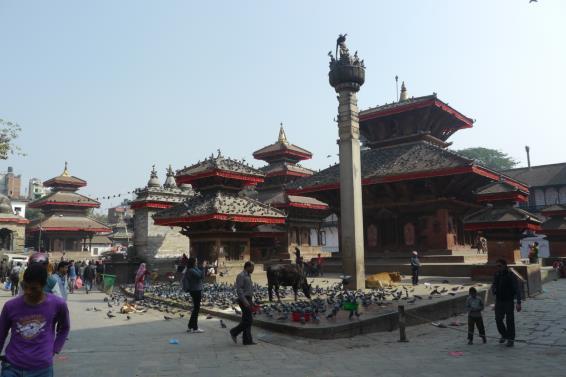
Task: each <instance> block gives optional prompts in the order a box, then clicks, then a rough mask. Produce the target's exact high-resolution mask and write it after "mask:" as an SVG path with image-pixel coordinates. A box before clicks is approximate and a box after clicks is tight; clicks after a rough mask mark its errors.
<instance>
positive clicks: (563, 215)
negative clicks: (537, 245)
mask: <svg viewBox="0 0 566 377" xmlns="http://www.w3.org/2000/svg"><path fill="white" fill-rule="evenodd" d="M541 212H542V214H543V215H544V216H545V217H548V219H547V220H546V221H545V222H544V223H543V224H542V230H541V233H543V234H548V235H561V236H565V235H566V205H563V204H554V205H551V206H548V207H546V208H544V209H543V210H542V211H541Z"/></svg>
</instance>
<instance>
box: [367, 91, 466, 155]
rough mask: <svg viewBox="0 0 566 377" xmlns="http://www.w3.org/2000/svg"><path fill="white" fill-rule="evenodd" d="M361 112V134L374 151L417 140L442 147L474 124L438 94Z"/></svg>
mask: <svg viewBox="0 0 566 377" xmlns="http://www.w3.org/2000/svg"><path fill="white" fill-rule="evenodd" d="M403 89H404V92H401V100H400V101H398V102H393V103H389V104H385V105H382V106H377V107H374V108H370V109H367V110H363V111H361V112H360V133H361V135H362V137H363V139H364V140H365V144H366V145H368V146H369V147H370V148H378V147H382V146H387V145H393V144H398V143H400V142H408V141H415V140H426V141H429V142H431V143H434V144H437V145H439V146H441V147H447V146H448V145H450V144H449V143H447V142H446V140H447V139H448V138H449V137H450V136H451V135H452V134H454V133H455V132H456V131H458V130H461V129H464V128H471V127H472V126H473V123H474V121H473V120H472V119H470V118H468V117H466V116H465V115H463V114H461V113H460V112H459V111H457V110H455V109H454V108H452V107H450V106H449V105H448V104H447V103H445V102H443V101H441V100H440V99H438V98H437V96H436V93H434V94H432V95H428V96H422V97H416V98H415V97H412V98H408V95H407V94H406V89H405V87H404V83H403Z"/></svg>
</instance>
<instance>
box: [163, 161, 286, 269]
mask: <svg viewBox="0 0 566 377" xmlns="http://www.w3.org/2000/svg"><path fill="white" fill-rule="evenodd" d="M264 177H265V174H264V173H263V172H261V171H259V170H257V169H255V168H253V167H251V166H249V165H246V164H245V163H243V162H240V161H236V160H233V159H230V158H227V157H224V156H222V155H221V153H220V151H218V155H217V156H210V157H209V158H207V159H205V160H204V161H199V162H198V163H196V164H194V165H191V166H189V167H186V168H184V169H181V170H178V171H177V174H176V175H175V178H176V181H177V183H178V184H190V185H192V187H193V189H194V190H195V191H196V193H195V194H194V195H193V196H191V197H188V198H187V199H186V200H184V201H183V202H182V203H180V204H176V205H175V206H173V207H171V208H169V209H164V210H161V211H159V212H157V213H156V214H155V215H153V219H154V221H155V224H157V225H163V226H176V227H180V228H182V233H183V234H184V235H186V236H187V237H189V239H190V244H191V249H190V255H191V256H193V257H197V258H198V259H199V260H200V261H204V260H206V261H208V262H209V263H211V264H212V263H214V262H217V263H218V266H222V265H226V263H227V262H230V261H232V262H237V264H238V265H239V267H241V265H240V264H241V262H242V261H245V260H250V258H251V247H250V240H251V236H252V234H253V232H254V231H255V230H256V229H257V227H258V226H259V225H278V224H284V223H285V213H283V212H282V211H280V210H278V209H276V208H273V207H271V206H270V205H268V204H264V203H262V202H260V201H258V200H255V199H252V198H250V197H248V196H245V195H243V194H242V193H241V191H242V190H243V189H244V188H245V187H251V186H255V185H257V184H259V183H262V182H263V181H264Z"/></svg>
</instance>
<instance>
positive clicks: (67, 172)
mask: <svg viewBox="0 0 566 377" xmlns="http://www.w3.org/2000/svg"><path fill="white" fill-rule="evenodd" d="M67 167H68V163H67V161H65V169H64V170H63V173H61V177H70V176H71V173H69V169H68V168H67Z"/></svg>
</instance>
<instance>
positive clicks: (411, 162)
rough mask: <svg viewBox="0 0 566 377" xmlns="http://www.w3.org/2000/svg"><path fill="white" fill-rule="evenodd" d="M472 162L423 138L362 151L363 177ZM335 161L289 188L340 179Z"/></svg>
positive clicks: (390, 174)
mask: <svg viewBox="0 0 566 377" xmlns="http://www.w3.org/2000/svg"><path fill="white" fill-rule="evenodd" d="M470 165H473V161H472V160H471V159H468V158H466V157H463V156H460V155H458V154H456V153H454V152H452V151H449V150H447V149H444V148H440V147H437V146H435V145H433V144H430V143H427V142H425V141H417V142H413V143H406V144H400V145H395V146H391V147H383V148H378V149H370V150H364V151H361V167H362V179H370V178H382V177H387V176H396V175H402V174H408V173H416V172H427V171H434V170H440V169H448V168H457V167H463V166H470ZM339 177H340V166H339V165H338V164H336V165H334V166H331V167H329V168H327V169H324V170H322V171H320V172H318V173H316V174H314V175H312V176H310V177H305V178H300V179H297V180H296V181H294V182H291V183H289V184H288V185H287V188H288V189H298V188H300V187H302V188H306V187H310V186H319V185H326V184H336V183H338V182H339Z"/></svg>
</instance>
